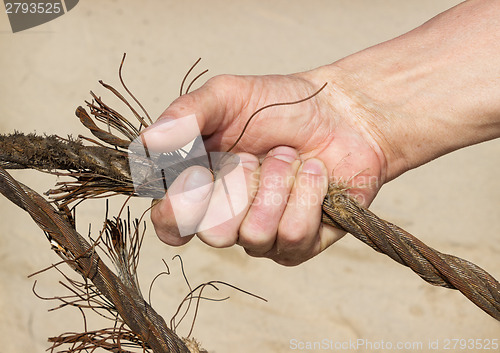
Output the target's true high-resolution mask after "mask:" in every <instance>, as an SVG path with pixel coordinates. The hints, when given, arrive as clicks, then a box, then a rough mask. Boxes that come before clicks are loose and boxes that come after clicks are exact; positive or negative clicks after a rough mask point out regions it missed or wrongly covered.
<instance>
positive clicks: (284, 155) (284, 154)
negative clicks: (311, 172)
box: [271, 146, 297, 163]
mask: <svg viewBox="0 0 500 353" xmlns="http://www.w3.org/2000/svg"><path fill="white" fill-rule="evenodd" d="M271 156H272V157H274V158H276V159H279V160H281V161H284V162H287V163H292V162H293V161H295V160H296V159H297V152H296V151H295V150H294V149H293V148H291V147H285V146H280V147H276V148H275V149H273V150H272V152H271Z"/></svg>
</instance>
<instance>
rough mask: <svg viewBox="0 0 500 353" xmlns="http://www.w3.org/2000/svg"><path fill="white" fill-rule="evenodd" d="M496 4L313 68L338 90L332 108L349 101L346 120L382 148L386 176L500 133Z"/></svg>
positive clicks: (462, 8) (471, 5) (481, 4)
mask: <svg viewBox="0 0 500 353" xmlns="http://www.w3.org/2000/svg"><path fill="white" fill-rule="evenodd" d="M499 4H500V2H494V1H492V2H488V1H468V2H466V3H463V4H461V5H459V6H457V7H455V8H453V9H451V10H448V11H447V12H445V13H443V14H441V15H439V16H437V17H436V18H434V19H432V20H431V21H429V22H427V23H426V24H424V25H422V26H421V27H419V28H417V29H415V30H413V31H411V32H409V33H407V34H405V35H403V36H400V37H398V38H396V39H393V40H391V41H388V42H385V43H382V44H379V45H377V46H374V47H371V48H368V49H366V50H364V51H361V52H359V53H356V54H354V55H351V56H349V57H346V58H344V59H342V60H340V61H337V62H335V63H333V64H331V65H328V66H325V67H322V68H319V69H317V70H316V71H317V72H316V75H318V76H323V77H326V78H327V79H328V81H329V82H330V83H331V87H330V90H329V91H330V92H335V94H333V96H332V97H331V100H332V101H333V102H334V103H333V104H332V108H333V109H339V108H340V109H342V106H343V107H344V108H345V107H346V106H347V107H348V108H349V109H347V110H346V109H344V111H343V113H344V114H345V118H346V119H347V120H348V121H351V123H352V124H354V125H357V126H359V128H360V129H361V130H364V132H365V133H366V134H368V135H369V137H370V138H371V139H373V140H374V141H375V143H376V144H377V145H378V147H379V148H380V150H381V151H382V152H383V155H384V156H383V158H384V159H385V162H386V177H387V180H391V179H393V178H395V177H396V176H398V175H400V174H402V173H404V172H405V171H407V170H409V169H412V168H415V167H418V166H420V165H422V164H424V163H426V162H428V161H430V160H432V159H435V158H437V157H439V156H441V155H444V154H446V153H448V152H451V151H454V150H456V149H459V148H462V147H465V146H468V145H471V144H474V143H478V142H482V141H486V140H489V139H493V138H495V137H499V136H500V90H498V87H499V86H500V69H499V67H498V62H500V52H498V50H497V49H498V45H497V41H498V35H499V34H500V33H498V34H497V33H495V32H499V31H498V30H497V26H496V25H495V21H496V18H497V17H498V16H500V5H499ZM471 12H472V13H475V14H476V16H471V15H470V13H471ZM459 17H460V18H461V20H460V21H457V19H458V18H459ZM471 33H474V35H471ZM323 79H324V78H323Z"/></svg>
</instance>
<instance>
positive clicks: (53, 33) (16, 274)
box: [0, 0, 500, 353]
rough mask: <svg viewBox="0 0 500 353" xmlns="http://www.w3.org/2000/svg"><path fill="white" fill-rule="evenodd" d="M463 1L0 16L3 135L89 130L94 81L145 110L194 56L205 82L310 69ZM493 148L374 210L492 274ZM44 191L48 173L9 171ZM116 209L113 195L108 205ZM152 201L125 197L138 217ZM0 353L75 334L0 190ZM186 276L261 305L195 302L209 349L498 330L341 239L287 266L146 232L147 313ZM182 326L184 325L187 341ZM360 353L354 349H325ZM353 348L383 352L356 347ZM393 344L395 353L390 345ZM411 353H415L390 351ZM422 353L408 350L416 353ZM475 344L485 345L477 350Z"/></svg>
mask: <svg viewBox="0 0 500 353" xmlns="http://www.w3.org/2000/svg"><path fill="white" fill-rule="evenodd" d="M458 2H459V1H448V0H440V1H434V0H405V1H400V0H392V1H389V0H371V1H356V0H350V1H342V0H338V1H334V0H332V1H308V2H305V1H285V0H282V1H252V2H250V1H249V2H235V1H233V2H230V1H190V2H180V1H140V2H139V1H125V0H122V1H91V0H87V1H81V2H80V4H79V5H78V6H77V7H75V9H73V10H72V11H71V12H69V13H68V14H67V15H64V16H62V17H60V18H58V19H56V20H54V21H52V22H49V23H46V24H44V25H42V26H39V27H36V28H33V29H30V30H27V31H24V32H20V33H17V34H12V33H11V31H10V26H9V24H8V22H7V16H6V15H5V13H3V12H2V13H1V14H0V51H1V55H0V77H1V80H0V87H1V93H2V94H1V95H0V132H1V133H7V132H12V131H14V130H15V129H17V130H20V131H24V132H33V131H36V132H38V133H43V132H47V133H56V134H59V135H63V136H64V135H66V134H68V133H72V134H78V133H84V132H85V130H84V129H83V128H82V127H80V126H79V123H78V121H77V119H76V118H75V117H74V114H73V112H74V109H75V107H76V106H78V105H80V104H83V101H84V100H85V99H88V98H89V94H88V91H89V90H90V89H92V90H95V91H96V92H97V93H98V94H102V95H104V94H105V91H104V90H103V89H101V88H99V85H98V83H97V80H99V79H103V80H105V81H106V82H108V83H112V84H115V85H116V86H118V78H117V68H118V64H119V61H120V59H121V56H122V54H123V52H127V53H128V61H127V64H126V67H125V72H124V76H125V77H126V81H127V83H128V85H129V87H130V88H131V89H132V90H133V91H134V92H135V93H136V95H137V96H138V97H139V98H140V99H141V101H142V103H143V104H144V105H145V106H146V107H147V108H148V110H149V112H150V113H151V114H152V115H153V116H158V115H159V114H160V113H161V112H162V111H163V110H164V108H165V107H166V106H167V105H168V104H169V102H171V101H172V100H173V99H174V98H175V97H176V96H177V94H178V93H177V92H178V87H179V84H180V81H181V79H182V76H183V75H184V73H185V71H186V70H187V68H188V67H189V66H190V65H191V63H192V62H194V61H195V60H196V59H197V58H198V57H200V56H201V57H202V58H203V61H202V62H201V65H200V69H201V68H209V69H210V75H216V74H222V73H234V74H268V73H290V72H297V71H303V70H307V69H310V68H313V67H316V66H319V65H322V64H325V63H329V62H332V61H334V60H337V59H339V58H341V57H343V56H346V55H348V54H350V53H353V52H356V51H358V50H361V49H363V48H365V47H367V46H369V45H372V44H376V43H378V42H380V41H383V40H387V39H390V38H392V37H394V36H396V35H399V34H401V33H403V32H405V31H407V30H410V29H412V28H414V27H415V26H417V25H419V24H421V23H422V22H424V21H426V20H427V19H429V18H431V17H432V16H434V15H436V14H437V13H439V12H441V11H443V10H445V9H447V8H449V7H451V6H453V5H454V4H456V3H458ZM499 153H500V140H496V141H492V142H488V143H484V144H481V145H477V146H474V147H471V148H467V149H464V150H461V151H458V152H455V153H452V154H450V155H448V156H445V157H443V158H440V159H438V160H436V161H434V162H432V163H430V164H428V165H426V166H424V167H422V168H420V169H418V170H415V171H412V172H409V173H407V174H406V175H403V176H402V177H400V178H398V179H397V180H395V181H393V182H391V183H390V184H388V185H386V186H384V188H383V189H382V191H381V192H380V194H379V196H378V198H377V199H376V201H375V202H374V204H373V206H372V209H373V210H374V211H375V212H376V213H377V214H379V215H381V216H382V217H384V218H386V219H388V220H391V221H393V222H395V223H396V224H398V225H400V226H402V227H405V228H406V229H407V230H409V231H410V232H411V233H413V234H415V235H416V236H418V237H420V239H422V240H423V241H424V242H426V243H428V244H429V245H431V246H433V247H435V248H437V249H439V250H441V251H443V252H448V253H452V254H455V255H457V256H461V257H464V258H467V259H469V260H471V261H473V262H475V263H477V264H478V265H480V266H481V267H483V268H485V269H487V270H488V271H489V272H490V273H491V274H492V275H494V276H495V277H496V278H500V256H499V255H498V254H499V253H500V245H499V239H498V236H499V234H500V217H499V216H498V210H499V206H500V201H499V200H500V187H499V186H498V175H500V164H499V163H498V157H499ZM15 175H16V176H17V177H19V178H20V179H21V180H22V181H24V182H25V183H27V184H28V185H30V186H31V187H33V188H35V189H36V190H38V191H40V192H42V191H45V190H47V189H48V188H50V187H51V186H52V185H53V183H54V182H55V178H53V177H50V176H44V175H42V176H40V175H39V174H36V173H27V172H20V173H15ZM117 201H119V200H117ZM147 204H148V201H144V200H138V201H136V202H135V203H134V210H135V213H140V212H141V210H142V209H144V208H145V207H146V206H147ZM0 209H1V214H0V314H1V315H0V353H11V352H43V351H44V350H45V349H46V348H47V347H48V343H47V342H46V339H47V337H48V336H51V335H57V334H59V333H61V332H63V331H73V330H81V329H82V320H81V317H80V314H79V313H78V311H77V310H73V309H64V310H61V311H58V312H54V313H48V312H47V309H49V308H50V307H52V306H53V305H54V304H55V303H48V302H44V301H42V300H39V299H37V298H36V297H35V296H34V295H33V293H32V292H31V287H32V286H33V282H34V279H28V278H27V275H28V274H30V273H32V272H34V271H37V270H39V269H41V268H43V267H45V266H47V265H49V264H51V263H53V262H56V261H58V257H57V256H56V255H55V254H54V253H53V252H51V251H50V247H49V245H48V243H47V241H46V239H45V237H44V236H43V234H42V232H41V231H40V230H39V229H38V228H37V227H36V226H35V225H34V224H33V222H32V221H31V219H30V218H29V217H28V216H27V215H25V214H24V213H23V212H22V211H21V210H19V209H17V208H15V207H14V206H12V205H11V204H10V203H9V202H7V201H6V199H5V198H3V197H0ZM102 211H103V204H102V203H99V202H98V203H89V204H87V205H86V206H83V207H81V209H80V215H79V219H78V224H79V229H80V231H81V232H83V233H86V231H87V229H88V223H89V222H92V223H93V225H94V229H97V227H99V225H100V222H101V220H102ZM175 254H182V256H183V259H184V263H185V266H186V270H187V274H188V276H189V279H190V281H191V283H193V284H197V283H201V282H205V281H208V280H213V279H219V280H225V281H228V282H230V283H232V284H234V285H238V286H241V287H243V288H244V289H247V290H250V291H253V292H255V293H256V294H259V295H262V296H264V297H266V298H267V299H268V300H269V302H268V303H264V302H261V301H258V300H256V299H254V298H251V297H248V296H245V295H243V294H240V293H235V292H233V291H231V290H228V289H224V290H222V291H221V292H222V293H221V296H225V295H230V296H231V299H230V300H229V301H226V302H223V303H215V302H203V303H202V305H201V310H200V313H199V317H198V320H197V322H196V326H195V332H194V336H195V337H197V338H198V339H199V340H200V341H201V342H202V343H203V345H204V346H205V347H206V348H208V349H209V350H210V351H211V352H217V353H223V352H241V353H247V352H290V351H294V350H293V349H291V348H293V347H291V346H290V340H293V339H296V340H299V341H314V340H323V339H329V340H334V341H340V342H348V341H349V340H351V341H355V340H357V339H362V340H364V341H365V342H371V343H372V344H374V345H375V344H377V343H380V342H382V341H384V342H391V343H393V344H396V343H397V342H403V343H405V342H410V343H411V342H422V344H423V347H424V349H423V350H420V351H430V350H429V349H428V348H426V347H427V344H428V342H429V340H431V341H433V342H434V341H436V340H438V343H439V347H440V348H443V345H444V344H445V339H451V338H467V339H468V338H473V339H493V338H499V337H500V323H498V322H496V321H495V320H494V319H492V318H490V317H489V316H488V315H486V314H484V313H483V312H482V311H481V310H479V309H478V308H476V307H475V306H474V305H473V304H471V303H470V302H469V301H468V300H466V299H465V298H464V297H463V296H462V295H461V294H460V293H457V292H455V291H450V290H447V289H443V288H434V287H432V286H430V285H428V284H427V283H425V282H423V281H422V280H421V279H420V278H418V277H417V276H416V275H414V274H413V273H412V272H411V271H409V270H408V269H406V268H403V267H401V266H399V265H397V264H395V263H393V261H392V260H390V259H388V258H386V257H385V256H383V255H379V254H377V253H375V252H374V251H372V250H371V249H369V248H368V247H367V246H366V245H364V244H362V243H360V242H359V241H357V240H356V239H354V238H353V237H351V236H346V237H345V238H344V239H342V240H341V241H340V242H339V243H338V244H337V245H336V246H334V247H332V248H330V249H328V250H327V251H326V252H325V253H323V254H322V255H320V256H318V257H317V258H315V259H313V260H311V261H309V262H307V263H305V264H303V265H301V266H299V267H295V268H285V267H281V266H279V265H276V264H275V263H273V262H271V261H269V260H263V259H253V258H250V257H248V256H246V255H245V253H244V252H243V251H242V249H240V248H237V247H235V248H232V249H224V250H216V249H211V248H209V247H207V246H205V245H204V244H202V243H201V242H199V241H192V242H191V243H190V244H188V245H187V246H184V247H183V248H180V249H174V248H169V247H167V246H166V245H164V244H163V243H160V242H159V241H158V240H157V239H156V236H155V235H154V232H153V231H152V227H150V230H149V232H148V234H147V238H146V242H145V246H144V249H143V252H142V255H143V258H142V262H141V267H140V272H141V280H142V282H143V290H144V291H145V292H147V287H148V285H149V283H150V281H151V279H152V278H153V277H154V276H155V275H156V274H157V273H159V272H161V271H162V270H163V269H164V268H163V265H162V262H161V259H162V258H165V259H166V260H167V261H168V263H169V264H170V267H171V270H172V275H171V276H169V277H164V278H162V279H161V280H159V281H158V282H157V284H156V285H155V287H154V290H153V293H152V299H153V306H154V307H155V308H156V309H157V310H158V311H159V312H160V313H161V314H162V315H164V317H165V318H167V320H168V319H169V318H170V316H171V315H172V314H173V313H174V312H175V309H176V307H177V303H178V302H179V301H180V299H181V298H182V296H183V295H184V294H185V293H186V287H185V285H184V284H183V282H182V277H181V275H180V272H179V269H178V264H177V262H172V261H170V259H171V258H172V256H173V255H175ZM37 279H38V284H37V291H38V292H39V293H40V294H42V295H45V296H52V295H57V294H61V293H64V292H63V291H62V288H61V287H60V286H59V285H58V284H57V281H58V279H59V277H58V276H57V275H56V274H55V273H46V274H43V275H40V276H38V277H37ZM188 326H189V325H187V324H185V325H183V326H181V327H180V328H179V333H180V334H181V335H185V334H187V332H188V330H189V327H188ZM332 351H335V352H336V351H343V352H348V351H351V352H352V351H355V350H352V349H350V350H335V349H334V350H332ZM359 351H360V352H370V351H380V352H385V351H388V350H386V349H375V348H373V349H369V348H366V347H364V348H363V347H362V348H360V349H359ZM392 351H398V350H395V349H394V350H392ZM399 351H411V350H399ZM415 351H417V350H415ZM478 351H482V350H478Z"/></svg>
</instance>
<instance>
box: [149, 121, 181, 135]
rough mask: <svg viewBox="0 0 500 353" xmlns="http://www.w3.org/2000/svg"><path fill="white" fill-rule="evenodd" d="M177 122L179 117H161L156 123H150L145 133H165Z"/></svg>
mask: <svg viewBox="0 0 500 353" xmlns="http://www.w3.org/2000/svg"><path fill="white" fill-rule="evenodd" d="M176 124H177V119H174V118H161V119H159V120H158V121H157V122H156V123H154V124H152V125H149V126H148V128H147V129H146V130H144V133H146V134H149V133H163V132H167V131H170V130H172V129H173V128H174V127H175V125H176Z"/></svg>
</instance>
